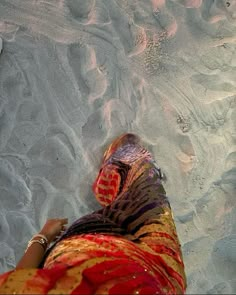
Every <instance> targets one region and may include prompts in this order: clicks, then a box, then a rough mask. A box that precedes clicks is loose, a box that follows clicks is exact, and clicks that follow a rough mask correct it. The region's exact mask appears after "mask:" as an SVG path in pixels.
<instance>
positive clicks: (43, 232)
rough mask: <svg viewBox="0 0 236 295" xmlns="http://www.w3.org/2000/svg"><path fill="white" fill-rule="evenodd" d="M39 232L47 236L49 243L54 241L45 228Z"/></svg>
mask: <svg viewBox="0 0 236 295" xmlns="http://www.w3.org/2000/svg"><path fill="white" fill-rule="evenodd" d="M38 234H39V235H43V236H45V238H46V239H47V240H48V245H49V244H50V243H51V242H52V238H51V236H50V235H49V234H48V233H46V232H45V231H44V230H41V231H40V232H39V233H38Z"/></svg>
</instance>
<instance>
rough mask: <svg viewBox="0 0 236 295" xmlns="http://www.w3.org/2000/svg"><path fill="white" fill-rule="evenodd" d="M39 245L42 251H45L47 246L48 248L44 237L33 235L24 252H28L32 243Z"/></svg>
mask: <svg viewBox="0 0 236 295" xmlns="http://www.w3.org/2000/svg"><path fill="white" fill-rule="evenodd" d="M35 238H40V239H37V240H35ZM35 242H36V243H39V244H40V245H42V246H43V248H44V250H46V249H47V246H48V239H47V238H46V237H45V236H44V235H41V234H37V235H34V236H33V237H32V239H31V240H30V241H29V242H28V245H27V248H26V250H25V252H26V251H27V250H28V248H29V247H30V246H31V245H32V244H33V243H35Z"/></svg>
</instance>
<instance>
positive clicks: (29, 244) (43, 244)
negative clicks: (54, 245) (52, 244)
mask: <svg viewBox="0 0 236 295" xmlns="http://www.w3.org/2000/svg"><path fill="white" fill-rule="evenodd" d="M34 243H38V244H40V245H41V246H42V247H43V249H44V251H45V250H46V249H47V244H45V243H44V242H42V241H41V240H32V241H29V243H28V246H27V248H26V250H25V252H27V250H28V249H29V247H30V246H31V245H32V244H34ZM45 246H46V247H45Z"/></svg>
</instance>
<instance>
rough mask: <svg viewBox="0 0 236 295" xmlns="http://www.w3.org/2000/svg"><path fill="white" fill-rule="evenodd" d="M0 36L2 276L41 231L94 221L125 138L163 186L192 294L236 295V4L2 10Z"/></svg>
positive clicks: (140, 0) (1, 1)
mask: <svg viewBox="0 0 236 295" xmlns="http://www.w3.org/2000/svg"><path fill="white" fill-rule="evenodd" d="M0 37H1V38H2V40H3V42H2V45H1V42H0V51H1V47H2V52H1V55H0V204H1V208H0V234H1V241H0V247H1V251H0V272H4V271H7V270H9V269H11V268H13V267H14V266H15V264H16V263H17V261H18V260H19V259H20V257H21V255H22V254H23V251H24V249H25V246H26V244H27V241H28V240H29V239H30V238H31V236H32V235H33V234H34V233H36V232H37V231H38V230H39V229H40V228H41V227H42V226H43V224H44V222H45V221H46V219H47V218H53V217H64V216H65V217H68V218H69V221H70V222H72V221H73V220H74V219H75V218H78V217H79V216H82V215H83V214H85V213H88V212H91V210H94V209H96V208H99V205H98V204H97V203H96V201H95V199H94V198H93V197H92V193H91V184H92V182H93V180H94V178H95V176H96V172H97V171H98V169H99V164H100V161H101V156H102V153H103V151H104V149H105V148H106V146H107V144H108V143H110V142H111V140H112V139H114V138H115V137H116V136H118V135H120V134H121V133H123V132H127V131H130V132H135V133H137V134H138V135H140V136H141V137H142V139H143V140H144V142H145V143H146V144H147V146H148V147H149V149H150V150H151V151H152V152H153V153H154V155H155V158H156V160H157V162H158V164H159V166H161V168H162V170H163V172H164V174H165V178H166V180H165V188H166V190H167V192H168V195H169V198H170V202H171V205H172V208H173V212H174V215H175V221H176V225H177V229H178V233H179V237H180V240H181V243H182V246H183V254H184V261H185V265H186V273H187V277H188V290H187V292H188V293H191V294H197V293H198V294H200V293H202V294H206V293H209V294H212V293H217V294H226V293H228V294H229V293H230V294H233V293H235V292H236V279H235V273H236V209H235V208H236V207H235V203H236V201H235V200H236V199H235V195H236V194H235V192H236V190H235V183H236V168H235V163H236V149H235V134H236V133H235V132H236V131H235V130H236V129H235V127H236V121H235V119H236V111H235V105H236V104H235V101H236V100H235V98H236V82H235V81H236V80H235V77H236V50H235V49H236V1H223V0H222V1H219V0H218V1H211V0H205V1H201V0H179V1H165V0H152V1H147V0H129V1H128V0H116V1H115V0H97V1H96V0H87V1H84V0H77V1H73V0H67V1H66V0H64V1H63V0H51V1H43V0H32V1H27V0H21V1H20V0H0ZM0 40H1V39H0Z"/></svg>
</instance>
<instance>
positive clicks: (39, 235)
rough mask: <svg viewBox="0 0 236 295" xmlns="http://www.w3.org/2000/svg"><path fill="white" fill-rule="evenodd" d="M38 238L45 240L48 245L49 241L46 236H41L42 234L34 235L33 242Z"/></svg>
mask: <svg viewBox="0 0 236 295" xmlns="http://www.w3.org/2000/svg"><path fill="white" fill-rule="evenodd" d="M37 237H39V238H42V239H44V240H45V241H46V243H47V244H48V239H47V238H46V236H45V235H41V234H37V235H34V236H33V238H32V239H31V240H33V239H34V238H37Z"/></svg>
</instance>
